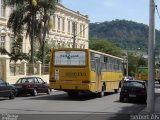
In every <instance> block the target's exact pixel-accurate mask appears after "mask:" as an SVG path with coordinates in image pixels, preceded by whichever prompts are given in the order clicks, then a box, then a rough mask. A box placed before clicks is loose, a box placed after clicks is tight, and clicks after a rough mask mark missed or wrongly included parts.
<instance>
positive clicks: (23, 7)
mask: <svg viewBox="0 0 160 120" xmlns="http://www.w3.org/2000/svg"><path fill="white" fill-rule="evenodd" d="M56 1H57V0H4V3H5V5H7V6H10V7H12V8H13V11H12V13H11V14H10V16H9V20H8V27H9V28H10V29H11V30H12V32H13V33H14V36H15V37H17V36H20V35H22V34H23V32H24V30H25V29H26V30H27V32H26V33H27V34H26V36H29V38H30V43H31V63H32V64H34V59H33V42H34V41H35V40H34V39H35V36H37V35H38V38H40V39H39V42H40V45H41V48H42V49H41V50H42V51H44V43H45V39H46V34H47V33H48V31H49V23H50V15H51V13H52V14H53V13H54V10H55V3H56ZM35 32H38V33H35ZM41 33H42V34H41ZM42 58H43V59H42V63H44V52H42Z"/></svg>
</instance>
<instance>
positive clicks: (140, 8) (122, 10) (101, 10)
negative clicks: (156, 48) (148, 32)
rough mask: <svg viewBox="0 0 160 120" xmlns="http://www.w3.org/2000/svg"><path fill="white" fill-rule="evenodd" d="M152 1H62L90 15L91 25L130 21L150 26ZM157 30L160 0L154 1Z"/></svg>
mask: <svg viewBox="0 0 160 120" xmlns="http://www.w3.org/2000/svg"><path fill="white" fill-rule="evenodd" d="M149 1H150V0H61V4H62V5H64V6H65V7H67V8H69V9H71V10H74V11H79V12H80V13H81V14H82V15H88V17H89V20H90V23H95V22H104V21H112V20H116V19H119V20H129V21H134V22H138V23H143V24H146V25H149ZM154 1H155V4H156V5H157V9H158V12H157V10H156V11H155V28H156V29H158V30H160V17H159V16H158V13H159V14H160V0H154Z"/></svg>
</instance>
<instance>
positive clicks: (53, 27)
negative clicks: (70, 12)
mask: <svg viewBox="0 0 160 120" xmlns="http://www.w3.org/2000/svg"><path fill="white" fill-rule="evenodd" d="M55 21H56V19H55V16H53V29H54V30H55Z"/></svg>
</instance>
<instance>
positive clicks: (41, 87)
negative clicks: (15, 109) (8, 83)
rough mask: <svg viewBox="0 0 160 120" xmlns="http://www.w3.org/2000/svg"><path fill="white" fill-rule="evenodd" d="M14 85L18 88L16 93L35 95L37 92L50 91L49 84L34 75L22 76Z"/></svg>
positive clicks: (48, 92)
mask: <svg viewBox="0 0 160 120" xmlns="http://www.w3.org/2000/svg"><path fill="white" fill-rule="evenodd" d="M14 86H16V88H17V89H18V95H20V94H30V95H32V96H36V95H37V94H38V93H47V94H50V92H51V89H50V87H49V85H48V84H47V83H46V82H44V80H43V79H42V78H40V77H36V76H33V77H22V78H20V79H19V80H18V81H17V82H16V83H15V84H14Z"/></svg>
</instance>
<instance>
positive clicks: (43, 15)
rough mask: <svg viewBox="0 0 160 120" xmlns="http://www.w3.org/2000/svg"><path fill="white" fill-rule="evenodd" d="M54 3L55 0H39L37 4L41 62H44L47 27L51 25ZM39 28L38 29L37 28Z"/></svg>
mask: <svg viewBox="0 0 160 120" xmlns="http://www.w3.org/2000/svg"><path fill="white" fill-rule="evenodd" d="M55 4H56V0H40V1H39V3H38V5H39V6H40V8H39V11H38V12H39V15H40V19H39V21H38V27H37V28H38V29H37V30H38V33H40V34H39V40H40V41H39V43H40V48H41V55H42V64H43V65H44V64H45V56H44V54H45V50H44V48H45V41H46V35H47V34H49V29H50V28H51V27H52V24H51V16H52V15H53V14H54V11H55ZM39 28H40V29H39Z"/></svg>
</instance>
